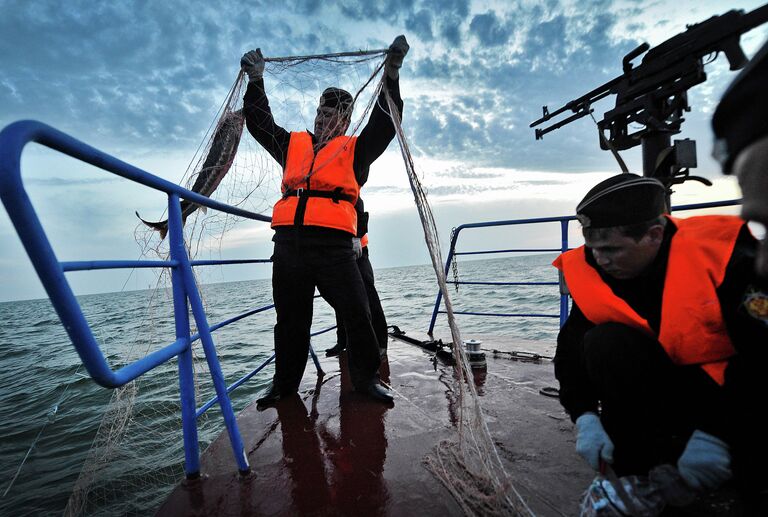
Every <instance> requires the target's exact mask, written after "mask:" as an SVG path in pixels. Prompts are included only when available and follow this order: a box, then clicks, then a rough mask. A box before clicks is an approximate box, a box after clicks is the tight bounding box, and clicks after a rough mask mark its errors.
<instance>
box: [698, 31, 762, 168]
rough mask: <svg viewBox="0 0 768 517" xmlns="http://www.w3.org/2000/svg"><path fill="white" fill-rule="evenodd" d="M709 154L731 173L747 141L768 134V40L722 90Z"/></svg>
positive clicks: (752, 140) (749, 141)
mask: <svg viewBox="0 0 768 517" xmlns="http://www.w3.org/2000/svg"><path fill="white" fill-rule="evenodd" d="M712 129H713V130H714V132H715V146H714V148H713V150H712V155H713V156H714V157H715V159H716V160H717V161H719V162H720V165H721V166H722V167H723V172H724V173H725V174H730V173H731V167H732V166H733V162H734V160H735V159H736V157H737V156H738V155H739V153H740V152H741V151H742V150H743V149H744V148H746V147H748V146H749V145H750V144H752V143H754V142H755V141H757V140H759V139H761V138H762V137H764V136H768V42H767V43H765V44H764V45H763V47H762V48H761V49H760V50H759V51H758V52H757V54H755V57H753V58H752V59H751V60H750V61H749V63H747V66H745V67H744V70H742V71H741V72H740V73H739V75H737V76H736V79H734V80H733V82H732V83H731V85H730V86H729V87H728V89H727V90H726V91H725V94H724V95H723V98H722V99H721V100H720V104H718V105H717V109H716V110H715V115H714V116H713V117H712Z"/></svg>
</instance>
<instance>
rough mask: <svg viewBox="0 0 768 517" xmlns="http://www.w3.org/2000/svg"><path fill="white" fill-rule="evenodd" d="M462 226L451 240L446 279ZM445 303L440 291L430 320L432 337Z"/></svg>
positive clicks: (428, 332) (446, 263)
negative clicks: (441, 306)
mask: <svg viewBox="0 0 768 517" xmlns="http://www.w3.org/2000/svg"><path fill="white" fill-rule="evenodd" d="M461 229H462V226H459V227H458V228H456V231H455V232H453V237H452V238H451V247H450V249H449V250H448V258H446V259H445V277H446V278H448V272H449V271H450V270H451V261H452V260H453V254H454V252H455V250H456V241H457V240H458V239H459V232H461ZM442 301H443V292H442V291H441V290H440V289H438V290H437V297H436V298H435V308H434V309H433V310H432V319H431V320H429V330H428V331H427V334H428V335H429V336H430V337H431V336H432V331H433V330H434V329H435V321H437V314H438V312H439V311H440V302H442Z"/></svg>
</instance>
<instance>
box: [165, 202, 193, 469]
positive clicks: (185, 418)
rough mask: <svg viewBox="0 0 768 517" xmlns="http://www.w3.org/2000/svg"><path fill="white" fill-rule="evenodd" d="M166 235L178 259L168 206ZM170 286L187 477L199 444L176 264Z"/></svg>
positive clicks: (177, 222) (178, 231)
mask: <svg viewBox="0 0 768 517" xmlns="http://www.w3.org/2000/svg"><path fill="white" fill-rule="evenodd" d="M168 203H169V205H173V204H176V205H178V204H179V198H178V196H175V195H172V196H169V198H168ZM168 212H169V214H170V217H169V218H168V238H169V241H170V252H171V259H172V260H175V261H177V263H178V261H179V256H180V255H186V250H185V249H184V234H183V230H182V225H181V211H180V207H179V209H178V210H173V209H170V208H169V210H168ZM171 284H172V286H173V316H174V318H173V319H174V322H175V325H176V339H183V340H185V341H186V344H187V347H186V349H185V350H184V351H183V352H181V353H180V354H179V356H178V362H179V397H180V399H181V426H182V432H183V436H184V474H185V475H186V477H187V479H195V478H197V477H199V476H200V444H199V442H198V436H197V416H196V413H197V404H196V402H195V376H194V366H193V364H192V343H191V339H190V335H189V308H188V304H187V295H186V290H185V288H184V278H183V276H182V273H181V271H180V270H179V266H178V265H177V266H176V267H174V268H172V269H171Z"/></svg>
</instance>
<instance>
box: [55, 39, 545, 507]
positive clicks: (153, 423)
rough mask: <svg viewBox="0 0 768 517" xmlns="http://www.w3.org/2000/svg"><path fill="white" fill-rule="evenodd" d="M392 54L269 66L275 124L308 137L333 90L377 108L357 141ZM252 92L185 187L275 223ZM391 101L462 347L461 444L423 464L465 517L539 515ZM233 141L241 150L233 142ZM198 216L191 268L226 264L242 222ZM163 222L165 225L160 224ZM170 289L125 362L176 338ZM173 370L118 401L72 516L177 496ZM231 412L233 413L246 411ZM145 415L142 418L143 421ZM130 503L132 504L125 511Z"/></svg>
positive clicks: (141, 227)
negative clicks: (503, 454)
mask: <svg viewBox="0 0 768 517" xmlns="http://www.w3.org/2000/svg"><path fill="white" fill-rule="evenodd" d="M384 55H385V51H360V52H349V53H338V54H324V55H315V56H294V57H285V58H267V59H266V61H267V63H268V66H267V69H266V70H265V87H266V89H267V95H268V97H269V99H270V106H271V108H272V112H273V115H274V118H275V120H276V121H278V123H280V124H281V125H284V126H285V127H286V128H288V129H294V130H300V129H303V128H305V127H307V128H311V127H312V120H313V119H314V116H315V108H316V106H317V95H318V94H319V92H321V91H322V90H323V89H324V88H325V87H326V86H327V85H331V84H333V85H336V86H338V87H340V88H343V89H345V90H347V91H350V92H353V96H354V98H355V101H358V100H359V99H365V98H367V99H368V101H367V102H355V108H354V113H353V115H352V121H353V122H352V124H351V125H350V131H349V133H350V134H351V135H355V134H357V133H358V132H359V131H360V129H361V126H362V123H363V122H364V121H365V120H366V119H367V117H368V115H369V113H370V111H371V109H372V107H373V106H374V103H375V102H377V99H378V97H379V94H380V93H381V92H382V91H385V92H386V88H383V85H384V76H383V74H382V73H381V72H382V68H383V62H384V61H383V57H384ZM246 86H247V84H246V80H245V78H244V76H243V74H242V73H240V74H238V76H237V79H236V80H235V82H234V84H233V86H232V88H231V89H230V91H229V93H228V94H227V96H226V99H225V101H224V103H223V104H222V106H221V108H220V109H219V111H218V113H217V115H216V117H215V120H216V121H215V122H214V123H213V124H212V125H211V127H210V128H209V130H208V131H207V133H206V135H205V137H204V139H203V141H204V142H205V144H204V145H201V147H200V148H199V149H198V151H197V152H196V154H195V156H194V158H193V159H192V160H191V162H190V165H189V167H188V168H187V171H186V173H185V174H184V178H183V179H182V183H183V184H184V185H186V186H187V188H190V189H193V190H198V191H200V192H201V193H203V194H204V195H209V196H210V197H212V198H214V199H217V200H219V201H222V202H225V203H227V204H230V205H235V206H238V207H240V208H243V209H246V210H249V211H252V212H256V213H268V212H269V211H271V207H272V202H274V201H276V200H278V199H279V198H280V182H281V179H282V171H281V169H280V166H279V165H278V164H277V163H276V161H275V160H274V159H273V158H272V157H271V156H269V155H268V154H267V152H266V151H264V150H263V149H262V148H261V147H260V146H259V145H258V144H256V142H255V141H254V140H253V139H252V138H250V137H246V138H239V136H240V135H241V134H242V115H241V110H242V97H243V94H244V92H245V88H246ZM385 98H386V102H387V103H388V107H389V109H388V111H389V113H390V114H392V119H393V124H394V126H395V128H396V134H397V140H398V142H399V144H400V149H401V152H402V156H403V159H404V162H405V169H406V171H407V174H408V178H409V181H410V185H411V188H412V190H413V193H414V197H415V202H416V206H417V209H418V212H419V215H420V217H421V220H422V224H423V228H424V235H425V239H426V242H427V246H428V249H429V253H430V257H431V260H432V264H433V267H434V269H435V274H436V275H437V279H438V283H439V286H440V289H441V291H442V292H443V297H444V300H445V306H446V310H447V313H448V321H449V325H450V328H451V334H452V337H453V342H454V343H456V344H457V346H454V355H455V356H456V365H457V366H456V368H457V371H456V375H455V379H456V380H455V382H456V388H455V389H456V393H458V402H459V404H458V405H459V408H460V411H459V415H460V418H459V420H458V428H457V435H456V438H455V439H452V440H448V441H443V442H441V443H439V444H437V445H436V447H435V449H434V452H433V453H432V454H430V455H429V456H428V457H427V458H426V459H425V464H426V466H427V468H428V469H429V470H430V471H431V472H433V473H434V474H435V475H436V476H437V477H438V479H439V480H440V481H441V482H442V483H443V484H444V485H445V486H446V487H447V488H448V490H449V491H450V492H451V493H452V494H453V496H454V497H455V499H456V500H457V501H458V503H459V504H460V505H461V507H462V508H463V509H464V511H465V512H466V513H467V514H468V515H527V514H531V511H530V509H529V508H528V506H527V505H526V503H525V501H524V500H523V499H522V497H521V496H520V494H519V493H518V492H517V490H516V489H515V487H514V485H513V483H512V481H511V479H510V476H509V475H508V473H507V472H506V471H505V469H504V467H503V465H502V463H501V459H500V457H499V454H498V452H497V450H496V448H495V445H494V442H493V439H492V437H491V435H490V433H489V430H488V427H487V425H486V423H485V420H484V418H483V413H482V408H481V407H480V403H479V400H478V396H477V393H476V391H475V388H474V384H473V382H466V380H467V379H468V378H470V379H471V373H470V372H471V368H470V366H469V364H468V362H467V359H466V357H465V355H464V352H463V351H462V348H461V347H460V346H458V344H460V343H462V340H461V335H460V333H459V329H458V327H457V325H456V322H455V319H454V316H453V311H452V306H451V300H450V297H449V293H448V290H447V287H446V279H445V275H444V273H443V270H442V265H441V264H442V257H441V254H440V246H439V241H438V234H437V228H436V225H435V222H434V218H433V216H432V213H431V210H430V207H429V204H428V202H427V198H426V194H425V192H424V189H423V187H422V186H421V183H420V181H419V178H418V175H417V173H416V169H415V166H414V162H413V158H412V156H411V153H410V150H409V146H408V142H407V140H406V138H405V134H404V132H403V129H402V126H401V123H400V119H399V117H398V115H397V109H395V107H394V102H393V100H392V99H391V98H390V97H389V95H388V93H387V94H385ZM235 136H237V140H236V141H235V140H233V139H234V138H235ZM319 165H322V164H319ZM198 208H199V207H197V206H196V205H194V204H192V203H187V204H186V205H184V207H183V209H184V212H185V216H186V224H185V230H184V231H185V242H186V243H187V247H188V251H189V254H190V257H191V258H201V257H200V256H201V255H204V254H209V255H211V256H215V255H217V254H220V252H221V246H222V242H223V239H224V237H225V235H226V234H228V233H230V232H231V231H232V230H233V229H235V227H236V226H238V225H239V224H240V223H241V222H243V220H242V219H241V218H238V217H234V216H231V215H228V214H224V213H216V212H213V211H211V212H210V213H206V212H205V211H203V210H200V209H198ZM158 219H162V216H161V217H160V218H158ZM163 237H164V231H163V222H162V221H159V222H158V223H153V224H152V225H150V226H148V225H146V224H144V223H139V224H138V225H137V228H136V231H135V238H136V241H137V243H138V244H139V247H140V249H141V254H142V256H145V257H146V256H155V257H161V258H167V256H168V249H167V240H165V239H164V238H163ZM197 274H199V273H197ZM198 283H199V284H200V283H202V279H200V278H198ZM169 285H170V278H169V275H168V274H167V272H165V271H164V272H161V273H158V275H157V277H156V283H155V289H154V291H153V293H152V295H151V299H150V302H149V303H148V309H147V313H146V316H145V318H144V324H143V325H142V329H143V330H146V329H147V328H149V329H150V333H152V332H154V333H157V334H158V335H157V336H153V338H152V339H141V340H139V339H137V340H136V342H135V343H134V345H133V346H131V347H130V349H129V352H127V353H126V354H125V356H124V359H125V361H126V362H128V361H132V360H135V359H136V358H139V357H142V356H144V355H146V353H147V352H149V351H150V350H152V349H155V348H156V347H157V344H156V343H157V340H156V339H154V337H157V338H158V339H163V338H162V337H161V334H162V335H173V330H172V322H171V321H169V320H168V319H167V318H166V319H163V318H162V317H161V316H157V308H158V307H162V306H164V305H165V306H168V305H170V304H171V301H170V294H169V289H168V287H169ZM204 300H205V298H204ZM206 305H207V304H206ZM209 313H210V312H209ZM166 330H167V331H168V332H166ZM193 332H194V329H193ZM216 345H217V349H218V351H219V353H220V354H225V353H227V347H228V346H229V345H230V343H229V342H227V340H226V339H224V338H220V337H218V334H217V338H216ZM193 355H194V357H195V379H196V396H197V402H198V406H199V405H200V403H201V402H202V401H205V400H207V399H208V398H210V397H211V396H212V395H213V393H214V390H213V386H212V383H211V381H210V374H209V372H208V370H207V364H206V362H205V360H204V358H203V357H202V353H199V351H198V349H197V347H193ZM224 366H225V374H226V373H227V370H226V365H224ZM172 370H173V367H172V366H168V367H167V368H158V369H156V370H153V371H152V372H150V373H149V374H147V375H145V376H143V377H141V378H139V379H138V380H137V381H135V382H133V383H130V384H129V385H126V386H124V387H122V388H120V389H117V390H115V392H114V394H113V397H112V401H111V403H110V405H109V407H108V409H107V411H106V412H105V415H104V417H103V419H102V423H101V426H100V428H99V430H98V433H97V436H96V438H95V439H94V442H93V446H92V448H91V451H90V452H89V454H88V458H87V460H86V462H85V464H84V466H83V468H82V470H81V473H80V476H79V478H78V480H77V482H76V485H75V489H74V491H73V494H72V496H71V498H70V500H69V504H68V505H67V508H66V511H65V514H66V515H81V514H91V513H102V512H106V513H121V514H124V513H146V511H147V509H151V508H155V507H156V505H157V504H158V503H159V502H160V501H162V498H163V497H164V495H165V491H164V490H168V489H170V488H171V487H173V486H174V485H175V484H177V483H178V481H180V479H181V478H182V477H183V468H182V464H181V458H183V452H182V449H181V447H182V446H181V442H182V440H181V430H180V426H179V425H178V415H179V413H180V409H179V403H178V394H177V390H178V388H177V387H176V383H175V382H172V381H170V380H169V379H174V378H175V372H172ZM171 375H173V376H171ZM161 386H162V387H161ZM158 390H165V392H164V393H165V395H164V397H163V402H162V403H160V404H157V403H156V401H157V399H158ZM153 401H155V403H154V404H153V403H152V402H153ZM234 402H235V409H236V410H237V409H238V408H241V407H243V406H244V405H245V404H244V403H241V404H238V403H237V401H234ZM137 408H140V410H139V411H137ZM208 415H210V412H209V413H206V415H205V416H204V417H203V418H201V419H200V420H199V421H198V424H199V426H200V436H201V440H202V441H206V439H207V438H208V439H212V437H213V436H214V434H213V433H214V432H215V430H218V429H220V425H218V418H219V417H218V416H216V415H214V416H208ZM206 437H207V438H206ZM169 444H172V445H170V446H169ZM142 457H152V458H158V457H159V458H164V460H163V461H162V462H161V463H162V464H161V465H159V466H157V467H156V468H154V469H152V470H151V471H150V472H147V469H146V465H139V467H140V468H141V470H140V471H139V470H138V469H134V468H132V467H129V466H127V465H129V464H130V463H131V462H132V463H136V460H137V458H142ZM139 463H141V462H140V461H139ZM149 487H152V488H155V489H157V490H159V491H158V493H157V494H155V495H154V496H147V497H146V499H147V500H146V501H145V502H144V505H143V506H142V505H141V504H137V503H136V502H135V498H136V494H137V493H141V492H142V491H146V490H148V488H149ZM163 487H165V489H163ZM131 499H133V500H134V501H133V502H131V503H127V502H126V501H130V500H131Z"/></svg>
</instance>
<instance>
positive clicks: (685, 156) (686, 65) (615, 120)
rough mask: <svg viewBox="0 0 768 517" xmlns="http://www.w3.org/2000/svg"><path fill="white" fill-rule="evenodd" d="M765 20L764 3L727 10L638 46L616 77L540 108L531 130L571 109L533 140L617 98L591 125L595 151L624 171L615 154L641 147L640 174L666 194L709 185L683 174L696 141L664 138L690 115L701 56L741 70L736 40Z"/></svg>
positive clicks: (701, 77)
mask: <svg viewBox="0 0 768 517" xmlns="http://www.w3.org/2000/svg"><path fill="white" fill-rule="evenodd" d="M767 21H768V5H764V6H762V7H759V8H757V9H755V10H754V11H752V12H749V13H745V12H744V11H743V10H732V11H728V12H727V13H725V14H722V15H719V16H713V17H712V18H709V19H708V20H706V21H703V22H701V23H698V24H695V25H689V26H688V27H687V29H686V30H685V32H681V33H680V34H677V35H676V36H673V37H672V38H670V39H668V40H667V41H665V42H663V43H661V44H660V45H657V46H656V47H654V48H653V49H651V48H650V46H649V45H648V43H643V44H642V45H640V46H639V47H637V48H636V49H635V50H633V51H632V52H630V53H629V54H627V55H626V56H624V59H623V61H622V65H623V73H622V74H621V75H620V76H618V77H616V78H615V79H613V80H611V81H608V82H607V83H605V84H603V85H602V86H599V87H597V88H595V89H594V90H592V91H590V92H589V93H587V94H585V95H582V96H581V97H579V98H577V99H574V100H572V101H570V102H568V103H567V104H565V105H564V106H563V107H561V108H559V109H557V110H555V111H552V112H550V111H549V109H548V107H547V106H544V108H543V111H544V113H543V116H542V117H541V118H540V119H538V120H536V121H535V122H533V123H531V125H530V127H535V126H539V125H541V124H543V123H544V122H547V121H549V120H551V119H553V118H555V117H558V116H559V115H561V114H563V113H566V112H573V115H570V116H568V117H567V118H565V119H563V120H561V121H559V122H556V123H553V124H551V125H549V126H547V127H544V128H537V129H536V139H537V140H541V139H542V138H543V136H544V135H546V134H547V133H549V132H551V131H554V130H555V129H558V128H561V127H563V126H565V125H566V124H570V123H571V122H573V121H574V120H577V119H580V118H581V117H584V116H586V115H591V114H592V113H593V111H594V110H593V109H592V105H593V104H594V103H595V102H597V101H599V100H601V99H603V98H605V97H607V96H609V95H616V107H615V108H614V109H612V110H610V111H607V112H605V114H604V115H603V119H602V120H601V121H598V122H597V127H598V132H599V134H600V147H601V149H604V150H610V151H611V152H613V153H614V155H615V156H616V158H617V160H618V161H619V164H620V165H621V166H622V169H624V171H625V172H626V166H625V165H624V163H623V161H622V160H621V158H620V157H619V155H618V152H617V151H619V150H625V149H630V148H632V147H635V146H637V145H641V144H642V146H643V147H642V153H643V175H644V176H651V177H655V178H657V179H659V180H661V181H662V182H663V183H664V184H665V185H666V186H667V189H668V190H669V188H670V186H671V185H673V184H678V183H682V182H684V181H686V180H696V181H700V182H702V183H705V184H707V185H711V182H710V181H709V180H707V179H706V178H702V177H698V176H690V175H689V169H691V168H694V167H696V165H697V163H696V143H695V141H693V140H689V139H686V140H676V141H675V143H674V144H672V145H671V143H670V140H671V139H670V137H671V136H672V135H676V134H678V133H680V126H681V125H682V123H683V122H684V121H685V119H684V118H683V113H685V112H686V111H690V110H691V107H690V106H689V105H688V89H689V88H691V87H693V86H695V85H697V84H700V83H703V82H704V81H706V79H707V75H706V73H705V72H704V64H705V63H704V59H705V58H706V57H708V56H711V55H714V57H713V58H712V59H710V60H709V61H707V63H709V62H711V61H713V60H714V59H715V58H716V57H717V55H718V54H719V53H720V52H723V53H724V54H725V57H726V58H727V59H728V63H729V64H730V69H731V70H738V69H740V68H742V67H743V66H744V65H745V64H746V62H747V58H746V56H745V55H744V52H743V51H742V49H741V45H740V43H739V39H740V37H741V35H742V34H743V33H745V32H747V31H749V30H751V29H753V28H755V27H757V26H759V25H761V24H763V23H765V22H767ZM649 49H650V50H649ZM644 53H645V56H643V59H642V61H641V62H640V64H639V65H637V66H635V65H633V63H632V61H633V60H634V59H636V58H638V57H640V56H641V55H642V54H644ZM633 123H634V124H639V125H640V126H641V127H640V129H638V130H635V131H632V130H631V129H630V127H629V126H630V124H633Z"/></svg>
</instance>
